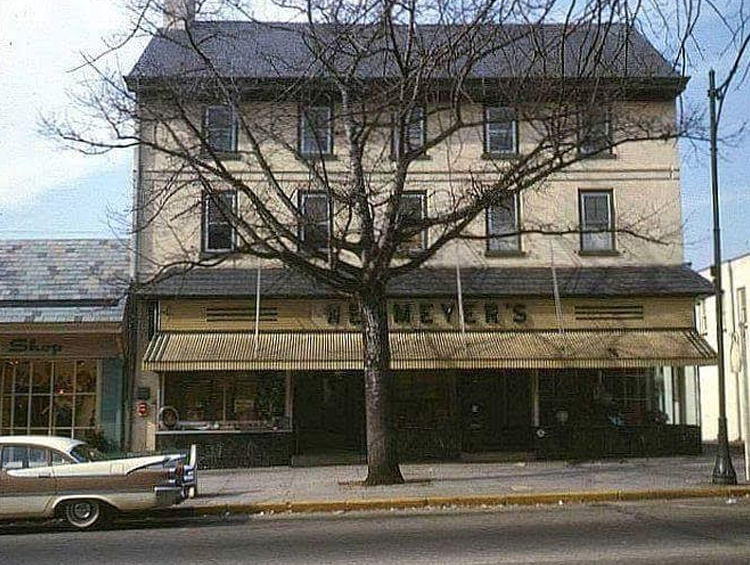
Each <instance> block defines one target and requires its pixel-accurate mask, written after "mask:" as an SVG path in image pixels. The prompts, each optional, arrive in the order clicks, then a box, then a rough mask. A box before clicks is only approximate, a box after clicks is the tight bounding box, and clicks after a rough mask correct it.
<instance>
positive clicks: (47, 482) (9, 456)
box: [0, 436, 197, 529]
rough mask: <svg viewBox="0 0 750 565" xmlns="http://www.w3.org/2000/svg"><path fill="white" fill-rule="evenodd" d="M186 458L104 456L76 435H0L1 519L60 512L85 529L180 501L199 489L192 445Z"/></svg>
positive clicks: (42, 515)
mask: <svg viewBox="0 0 750 565" xmlns="http://www.w3.org/2000/svg"><path fill="white" fill-rule="evenodd" d="M185 459H186V458H185V457H184V456H182V455H149V456H145V457H132V458H127V459H106V458H104V456H102V455H101V454H100V453H99V452H98V451H97V450H96V449H94V448H92V447H90V446H89V445H87V444H86V443H84V442H82V441H79V440H75V439H70V438H63V437H54V436H0V520H7V519H27V518H50V517H53V516H60V517H63V518H65V519H66V520H67V521H68V523H69V524H71V525H72V526H74V527H76V528H79V529H85V528H90V527H92V526H94V525H95V524H97V523H98V522H99V521H100V520H101V519H102V518H103V517H105V516H106V515H107V514H109V513H112V512H129V511H136V510H145V509H149V508H155V507H159V506H171V505H172V504H179V503H180V502H182V501H183V500H185V498H189V497H192V496H194V495H195V492H196V489H197V474H196V460H197V459H196V452H195V446H193V447H192V448H191V450H190V456H189V457H188V458H187V461H185Z"/></svg>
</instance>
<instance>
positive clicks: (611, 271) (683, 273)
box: [139, 266, 713, 298]
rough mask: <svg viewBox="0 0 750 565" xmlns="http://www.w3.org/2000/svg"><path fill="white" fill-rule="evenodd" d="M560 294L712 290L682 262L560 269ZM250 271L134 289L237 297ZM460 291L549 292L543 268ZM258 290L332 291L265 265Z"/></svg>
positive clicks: (439, 284)
mask: <svg viewBox="0 0 750 565" xmlns="http://www.w3.org/2000/svg"><path fill="white" fill-rule="evenodd" d="M557 280H558V288H559V291H560V295H561V296H564V297H615V296H636V295H637V296H680V295H682V296H685V295H688V296H699V295H707V294H711V293H713V287H712V285H711V283H709V282H708V281H707V280H706V279H704V278H703V277H701V276H700V275H698V274H697V273H696V272H694V271H692V270H691V269H690V268H688V267H686V266H642V267H586V268H559V269H557ZM255 281H256V271H255V270H242V269H226V268H218V267H216V268H213V269H194V270H192V271H189V272H187V273H184V274H177V275H173V276H171V277H167V278H164V279H162V280H160V281H158V282H155V283H153V284H150V285H148V286H145V287H143V288H141V289H140V290H139V293H140V294H141V295H144V296H153V297H202V298H208V297H213V298H218V297H239V296H245V297H249V296H253V295H255ZM461 285H462V290H463V294H464V295H465V296H498V297H520V296H525V297H531V296H535V297H552V296H553V287H552V271H551V269H548V268H536V267H528V268H489V267H488V268H467V269H462V271H461ZM388 292H389V294H390V295H391V296H393V297H394V298H396V297H420V296H424V297H427V296H431V297H434V296H454V295H455V293H456V271H455V270H454V269H437V268H422V269H418V270H416V271H414V272H412V273H409V274H407V275H404V276H401V277H399V278H397V279H394V280H393V281H391V282H390V283H389V285H388ZM261 294H262V295H263V296H265V297H274V298H324V297H334V296H336V293H335V292H333V291H332V290H331V289H328V288H326V287H324V286H323V285H322V284H320V283H317V282H315V281H312V280H310V279H309V278H308V277H306V276H303V275H301V274H299V273H296V272H294V271H292V270H291V269H285V268H277V269H264V270H263V271H262V272H261Z"/></svg>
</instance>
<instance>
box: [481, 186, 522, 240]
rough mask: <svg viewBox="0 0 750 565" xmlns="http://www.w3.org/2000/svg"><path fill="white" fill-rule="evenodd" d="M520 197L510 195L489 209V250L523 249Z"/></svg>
mask: <svg viewBox="0 0 750 565" xmlns="http://www.w3.org/2000/svg"><path fill="white" fill-rule="evenodd" d="M518 217H519V214H518V195H517V194H509V195H507V196H505V197H504V198H502V199H501V200H500V202H498V203H497V204H494V205H492V206H490V207H489V208H488V209H487V237H488V240H487V249H488V250H489V251H498V252H503V251H506V252H509V251H519V250H520V249H521V234H520V233H519V227H520V225H519V218H518Z"/></svg>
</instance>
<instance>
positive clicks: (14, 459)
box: [0, 445, 27, 471]
mask: <svg viewBox="0 0 750 565" xmlns="http://www.w3.org/2000/svg"><path fill="white" fill-rule="evenodd" d="M26 451H27V448H26V446H25V445H6V446H5V447H3V456H2V460H1V461H0V468H2V469H3V470H4V471H10V470H11V469H23V467H24V465H25V464H26Z"/></svg>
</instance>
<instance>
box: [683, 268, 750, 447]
mask: <svg viewBox="0 0 750 565" xmlns="http://www.w3.org/2000/svg"><path fill="white" fill-rule="evenodd" d="M721 269H722V286H723V287H724V289H723V290H724V302H723V306H724V359H723V360H722V362H723V363H724V374H725V386H726V399H727V406H726V409H727V437H728V438H729V441H742V440H743V439H744V432H743V430H745V429H746V428H745V425H746V418H747V414H748V411H747V410H748V409H747V404H746V399H747V396H745V395H746V394H747V389H746V387H747V383H748V380H747V379H748V374H747V353H748V332H747V308H748V295H747V289H748V288H750V254H747V253H745V254H743V255H740V256H738V257H735V258H733V259H729V260H727V261H724V262H722V264H721ZM700 274H701V275H702V276H704V277H705V278H706V279H707V280H713V276H712V270H711V269H710V268H709V269H703V270H702V271H700ZM696 321H697V327H698V332H699V333H700V335H701V336H703V337H704V338H705V339H706V341H708V343H709V344H711V347H714V348H716V299H715V298H714V297H713V296H711V297H706V298H705V299H703V300H700V301H699V302H698V305H697V307H696ZM699 375H700V384H701V394H700V403H701V416H702V417H701V429H702V433H703V441H705V442H715V441H716V436H717V432H718V418H719V385H718V378H719V377H718V369H717V367H716V366H707V367H700V368H699Z"/></svg>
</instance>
